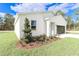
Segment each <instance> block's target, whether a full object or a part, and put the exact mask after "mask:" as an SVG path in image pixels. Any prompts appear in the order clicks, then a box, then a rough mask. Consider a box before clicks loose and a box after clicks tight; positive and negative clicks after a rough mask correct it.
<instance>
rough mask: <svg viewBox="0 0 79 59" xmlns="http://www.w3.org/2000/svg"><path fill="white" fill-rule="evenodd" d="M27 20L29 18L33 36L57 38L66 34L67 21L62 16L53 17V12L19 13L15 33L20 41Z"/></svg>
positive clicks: (16, 18)
mask: <svg viewBox="0 0 79 59" xmlns="http://www.w3.org/2000/svg"><path fill="white" fill-rule="evenodd" d="M25 18H28V20H29V22H30V25H31V29H32V36H39V35H47V36H48V37H49V36H55V35H56V34H61V33H65V32H66V24H67V22H66V20H65V19H64V17H63V16H61V15H53V14H52V12H31V13H18V14H16V17H15V23H14V25H15V33H16V35H17V37H18V38H19V39H21V38H23V35H24V33H23V29H24V23H25V22H24V21H25Z"/></svg>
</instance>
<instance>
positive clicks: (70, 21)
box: [66, 16, 73, 30]
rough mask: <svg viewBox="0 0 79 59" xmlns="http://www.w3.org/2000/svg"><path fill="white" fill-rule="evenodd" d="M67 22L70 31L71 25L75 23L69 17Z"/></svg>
mask: <svg viewBox="0 0 79 59" xmlns="http://www.w3.org/2000/svg"><path fill="white" fill-rule="evenodd" d="M66 21H67V29H68V30H70V29H71V25H72V24H73V21H72V20H71V17H70V16H67V18H66Z"/></svg>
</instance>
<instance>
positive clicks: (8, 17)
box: [4, 14, 15, 30]
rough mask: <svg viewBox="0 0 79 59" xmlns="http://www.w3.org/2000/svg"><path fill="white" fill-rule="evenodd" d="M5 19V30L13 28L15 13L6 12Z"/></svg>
mask: <svg viewBox="0 0 79 59" xmlns="http://www.w3.org/2000/svg"><path fill="white" fill-rule="evenodd" d="M4 19H5V21H4V22H5V24H4V27H5V30H13V29H14V19H15V18H14V17H13V15H10V14H5V16H4Z"/></svg>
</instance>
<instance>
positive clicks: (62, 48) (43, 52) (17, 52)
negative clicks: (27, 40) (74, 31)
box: [0, 32, 79, 56]
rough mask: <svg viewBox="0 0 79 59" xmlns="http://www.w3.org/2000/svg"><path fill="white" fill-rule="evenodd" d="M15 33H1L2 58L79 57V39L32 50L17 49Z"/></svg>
mask: <svg viewBox="0 0 79 59" xmlns="http://www.w3.org/2000/svg"><path fill="white" fill-rule="evenodd" d="M17 41H18V39H17V37H16V35H15V33H14V32H0V55H2V56H53V55H79V39H75V38H65V39H61V40H58V41H55V42H52V43H50V44H48V45H43V46H41V47H39V48H33V49H30V50H27V49H26V50H24V49H17V48H16V42H17Z"/></svg>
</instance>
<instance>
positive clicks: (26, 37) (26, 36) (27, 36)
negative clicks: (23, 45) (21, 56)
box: [23, 18, 33, 42]
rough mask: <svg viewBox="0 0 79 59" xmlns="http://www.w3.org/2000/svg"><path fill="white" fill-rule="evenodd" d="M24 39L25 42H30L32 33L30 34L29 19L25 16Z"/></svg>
mask: <svg viewBox="0 0 79 59" xmlns="http://www.w3.org/2000/svg"><path fill="white" fill-rule="evenodd" d="M23 31H24V41H25V42H32V41H33V40H32V34H31V28H30V24H29V20H28V19H27V18H25V24H24V30H23Z"/></svg>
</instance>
